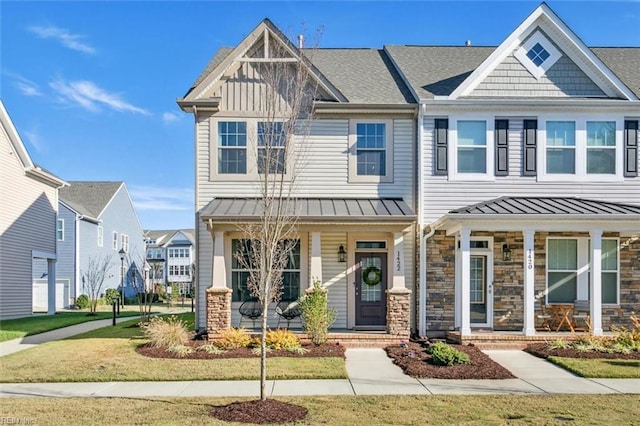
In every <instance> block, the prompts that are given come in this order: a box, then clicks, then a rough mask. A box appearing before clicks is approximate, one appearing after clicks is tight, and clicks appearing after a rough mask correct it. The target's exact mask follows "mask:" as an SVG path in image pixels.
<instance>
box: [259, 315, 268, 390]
mask: <svg viewBox="0 0 640 426" xmlns="http://www.w3.org/2000/svg"><path fill="white" fill-rule="evenodd" d="M262 304H263V305H266V306H263V307H262V324H261V329H262V333H261V337H260V400H261V401H264V400H266V399H267V393H266V388H267V310H268V308H269V304H268V303H267V302H264V303H262Z"/></svg>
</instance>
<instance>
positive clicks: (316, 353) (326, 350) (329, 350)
mask: <svg viewBox="0 0 640 426" xmlns="http://www.w3.org/2000/svg"><path fill="white" fill-rule="evenodd" d="M206 343H207V342H206V341H201V340H200V341H198V340H190V341H189V342H188V343H187V344H186V345H185V346H189V347H191V348H193V349H197V347H198V346H201V345H204V344H206ZM302 347H303V348H304V349H306V350H307V351H306V352H305V353H303V354H299V353H294V352H289V351H283V350H272V351H270V352H268V353H267V358H273V357H292V358H312V357H315V358H318V357H335V358H344V351H345V347H344V346H342V345H336V344H327V343H326V344H324V345H313V344H311V345H302ZM136 352H138V353H139V354H140V355H144V356H148V357H151V358H171V359H222V358H258V357H260V354H254V353H253V352H251V349H249V348H238V349H229V350H227V351H226V352H225V353H223V354H220V355H213V354H210V353H207V352H205V351H197V350H195V351H194V352H192V353H190V354H188V355H186V356H179V355H177V354H175V353H172V352H168V351H167V350H166V349H164V348H152V347H151V346H149V345H148V344H145V345H140V346H138V347H137V348H136Z"/></svg>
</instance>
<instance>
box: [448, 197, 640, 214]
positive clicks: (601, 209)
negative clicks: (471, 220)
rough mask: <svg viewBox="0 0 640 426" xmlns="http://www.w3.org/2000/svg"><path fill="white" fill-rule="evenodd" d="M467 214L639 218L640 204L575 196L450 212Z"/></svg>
mask: <svg viewBox="0 0 640 426" xmlns="http://www.w3.org/2000/svg"><path fill="white" fill-rule="evenodd" d="M449 215H450V216H451V217H460V216H464V215H499V216H506V215H515V216H519V215H591V216H593V215H603V216H608V215H630V216H640V205H633V204H620V203H611V202H606V201H598V200H587V199H582V198H575V197H500V198H496V199H493V200H489V201H485V202H482V203H478V204H473V205H470V206H467V207H462V208H460V209H456V210H452V211H450V212H449Z"/></svg>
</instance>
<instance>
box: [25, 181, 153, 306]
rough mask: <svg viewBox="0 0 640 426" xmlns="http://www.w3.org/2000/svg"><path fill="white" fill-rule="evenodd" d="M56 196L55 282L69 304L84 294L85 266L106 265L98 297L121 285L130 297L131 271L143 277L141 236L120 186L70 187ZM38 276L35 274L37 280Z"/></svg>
mask: <svg viewBox="0 0 640 426" xmlns="http://www.w3.org/2000/svg"><path fill="white" fill-rule="evenodd" d="M69 184H70V185H69V186H68V187H65V188H64V189H63V190H61V191H60V203H59V211H60V214H59V217H58V229H59V230H58V234H57V248H58V253H59V256H58V262H57V264H56V272H57V276H58V279H59V280H64V282H65V283H68V284H69V288H70V291H69V293H68V297H69V300H68V302H67V304H66V306H69V305H73V304H74V303H75V299H76V298H77V297H78V296H79V295H81V294H83V293H84V294H86V293H87V290H86V288H85V285H86V283H85V285H83V275H86V273H87V270H88V268H89V264H90V262H91V261H97V260H99V259H104V260H106V261H108V262H109V271H108V273H107V276H106V279H105V282H104V285H103V288H102V293H104V291H105V290H106V289H108V288H114V289H117V288H120V286H121V285H123V284H124V289H125V295H127V296H128V297H134V296H135V293H136V292H135V290H133V289H132V288H131V282H130V278H131V276H132V275H131V274H130V273H128V272H129V271H130V270H131V269H137V270H138V272H139V274H142V273H143V270H144V260H145V247H144V232H143V230H142V226H141V225H140V221H139V220H138V216H137V213H136V211H135V208H134V206H133V202H132V201H131V197H130V196H129V192H128V190H127V187H126V185H125V183H124V182H94V181H71V182H69ZM39 272H40V271H35V275H37V274H38V273H39Z"/></svg>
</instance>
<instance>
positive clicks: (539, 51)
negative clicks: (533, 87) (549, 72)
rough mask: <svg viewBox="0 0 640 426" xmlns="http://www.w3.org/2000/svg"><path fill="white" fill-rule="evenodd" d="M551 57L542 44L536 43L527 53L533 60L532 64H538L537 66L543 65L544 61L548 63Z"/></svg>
mask: <svg viewBox="0 0 640 426" xmlns="http://www.w3.org/2000/svg"><path fill="white" fill-rule="evenodd" d="M549 56H551V55H550V54H549V52H547V51H546V50H545V49H544V47H542V46H541V45H540V43H536V45H535V46H533V47H532V48H531V49H529V51H528V52H527V57H528V58H529V59H531V62H533V63H534V64H536V66H538V67H539V66H540V65H542V63H543V62H544V61H546V60H547V59H548V58H549Z"/></svg>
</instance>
